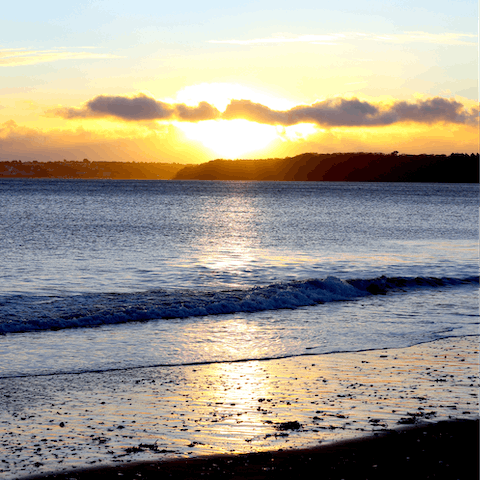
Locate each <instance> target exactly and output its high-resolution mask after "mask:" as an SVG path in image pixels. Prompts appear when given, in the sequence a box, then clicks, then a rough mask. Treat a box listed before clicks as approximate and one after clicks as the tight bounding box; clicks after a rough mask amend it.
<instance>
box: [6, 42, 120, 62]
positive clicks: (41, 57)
mask: <svg viewBox="0 0 480 480" xmlns="http://www.w3.org/2000/svg"><path fill="white" fill-rule="evenodd" d="M82 48H84V49H86V48H87V47H82ZM87 58H90V59H105V58H121V57H119V56H118V55H112V54H109V53H95V52H85V51H66V50H64V49H63V48H58V49H54V50H28V49H23V48H11V49H1V50H0V67H16V66H19V65H35V64H37V63H47V62H55V61H58V60H83V59H87Z"/></svg>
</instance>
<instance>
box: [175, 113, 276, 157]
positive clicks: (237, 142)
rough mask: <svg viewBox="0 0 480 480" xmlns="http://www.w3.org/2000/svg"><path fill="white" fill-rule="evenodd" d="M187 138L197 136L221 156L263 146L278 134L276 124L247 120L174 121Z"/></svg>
mask: <svg viewBox="0 0 480 480" xmlns="http://www.w3.org/2000/svg"><path fill="white" fill-rule="evenodd" d="M175 125H176V126H177V127H178V128H179V129H180V130H182V131H183V132H184V133H185V135H186V136H187V137H188V138H190V139H191V140H197V141H199V142H201V143H202V144H203V145H205V146H206V147H207V148H209V149H211V150H213V151H214V152H215V154H216V155H219V156H220V157H222V158H229V159H235V158H240V157H241V156H242V155H244V154H246V153H250V152H253V151H256V150H260V149H262V148H265V147H266V146H267V145H268V144H269V143H270V142H272V141H273V140H275V139H277V138H278V134H277V130H276V127H274V126H272V125H261V124H258V123H253V122H249V121H248V120H207V121H205V122H198V123H187V122H181V123H180V122H176V124H175Z"/></svg>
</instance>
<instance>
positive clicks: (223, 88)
mask: <svg viewBox="0 0 480 480" xmlns="http://www.w3.org/2000/svg"><path fill="white" fill-rule="evenodd" d="M232 99H235V100H251V101H252V102H257V103H261V104H262V105H266V106H268V107H270V108H272V109H276V110H286V109H289V108H291V107H293V106H294V105H295V104H296V102H294V101H292V100H286V99H283V98H276V97H273V96H271V95H269V94H267V93H265V92H263V91H261V90H258V89H253V88H250V87H247V86H244V85H239V84H230V83H208V84H207V83H204V84H200V85H193V86H190V87H186V88H184V89H182V90H180V91H179V92H178V93H177V95H176V98H175V99H172V100H171V101H172V102H178V103H185V104H186V105H191V106H194V105H198V103H199V102H201V101H206V102H208V103H210V104H211V105H213V106H215V107H216V108H217V109H218V110H220V111H223V110H225V108H226V107H227V105H228V104H229V103H230V101H231V100H232ZM174 125H175V126H176V127H177V128H178V129H180V130H181V131H182V132H183V133H184V134H185V136H186V137H187V138H189V139H191V140H195V141H198V142H200V143H202V144H203V145H204V146H205V147H207V148H208V149H209V150H211V151H212V152H214V154H215V155H217V156H219V157H221V158H228V159H236V158H242V157H243V158H245V157H244V156H246V155H259V156H263V155H264V154H265V153H266V150H268V148H269V145H270V144H272V143H273V142H275V141H277V142H284V141H287V140H293V139H297V140H298V139H299V138H304V137H306V136H308V135H310V134H312V133H313V131H314V127H313V125H308V124H300V125H293V126H291V127H278V126H274V125H264V124H260V123H255V122H250V121H248V120H240V119H236V120H207V121H203V122H197V123H188V122H174Z"/></svg>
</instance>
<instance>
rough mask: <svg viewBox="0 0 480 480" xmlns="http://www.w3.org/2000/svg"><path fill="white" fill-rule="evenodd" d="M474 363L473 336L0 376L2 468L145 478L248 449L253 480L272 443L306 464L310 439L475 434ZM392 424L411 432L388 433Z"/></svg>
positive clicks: (16, 472)
mask: <svg viewBox="0 0 480 480" xmlns="http://www.w3.org/2000/svg"><path fill="white" fill-rule="evenodd" d="M478 367H479V363H478V337H477V336H472V337H461V338H449V339H443V340H438V341H435V342H430V343H425V344H421V345H417V346H413V347H409V348H401V349H389V350H373V351H367V352H359V353H336V354H330V355H311V356H301V357H292V358H286V359H274V360H263V361H245V362H234V363H213V364H205V365H191V366H181V367H157V368H141V369H140V368H139V369H132V370H122V371H110V372H103V373H83V374H74V375H50V376H49V375H46V376H35V377H25V378H7V379H2V380H1V381H0V385H1V386H0V390H1V392H2V394H1V396H0V402H1V406H0V412H1V413H0V439H1V440H0V442H1V445H2V449H1V451H2V453H1V454H0V475H1V476H2V478H4V479H6V480H7V479H8V480H10V479H21V478H24V477H29V476H32V475H35V476H46V475H48V474H57V475H62V477H59V478H94V477H92V476H91V473H90V474H89V475H90V476H88V475H87V476H83V477H82V476H81V475H85V474H84V473H83V474H82V473H81V472H82V471H84V469H85V468H98V467H102V468H103V467H109V468H110V469H109V470H108V471H109V472H110V475H113V474H114V473H115V476H116V477H117V476H118V475H127V473H126V472H127V471H129V472H130V473H129V474H128V475H131V478H140V477H142V475H143V476H144V477H145V478H149V477H148V476H145V472H146V470H148V468H154V467H155V469H156V470H155V471H157V470H158V467H159V465H166V462H165V461H166V460H169V461H170V460H172V459H175V460H182V462H183V463H181V465H183V467H182V468H183V470H182V471H183V472H184V473H183V474H185V471H186V470H185V468H186V467H185V465H186V464H185V461H186V459H195V458H197V457H203V456H206V455H208V456H212V455H213V456H218V455H227V456H228V457H222V458H223V460H222V461H224V463H225V465H227V462H229V461H230V463H231V462H233V461H234V460H232V459H235V458H238V459H242V462H243V465H245V458H247V457H243V456H242V454H248V455H250V457H248V458H252V459H253V458H256V459H260V460H261V461H260V460H259V461H258V462H257V463H258V464H259V465H260V466H259V469H261V472H263V473H262V475H263V476H259V477H258V478H267V477H266V476H265V475H267V473H268V472H270V473H272V471H271V470H263V469H264V468H271V467H268V466H265V465H266V464H265V461H266V460H268V461H267V463H268V462H272V460H271V457H268V458H267V457H266V456H265V455H267V456H268V455H271V453H267V452H277V453H276V455H277V456H276V457H275V458H278V459H281V458H284V459H286V460H285V462H286V463H285V465H293V463H292V462H295V460H294V457H295V455H297V457H295V458H297V460H298V459H299V458H300V457H299V456H300V455H304V457H302V460H301V462H300V463H302V464H305V462H306V460H305V458H307V457H308V454H307V453H305V452H311V451H312V450H311V449H312V448H313V449H316V450H315V451H317V450H318V448H317V447H321V448H320V450H318V451H319V452H326V451H327V452H328V448H329V447H331V446H332V445H334V443H335V442H339V441H340V442H347V443H342V445H350V447H348V449H349V451H352V448H353V447H352V445H359V444H358V443H357V444H353V443H348V442H350V441H353V440H356V439H363V440H362V441H363V443H362V442H360V444H362V445H365V442H366V441H379V438H380V437H378V436H377V437H375V436H376V435H380V436H383V437H384V438H385V439H388V438H393V437H395V438H396V439H397V440H398V439H399V438H406V437H402V435H410V433H409V432H417V437H418V435H420V437H418V438H417V437H416V440H414V443H415V442H416V443H422V442H420V441H418V442H417V440H420V439H421V438H422V437H421V435H426V436H428V438H438V437H439V431H438V430H437V431H436V433H435V432H433V431H432V430H431V429H432V428H441V430H442V429H443V430H442V431H444V432H447V431H450V432H451V434H449V435H447V436H448V438H450V437H452V438H454V437H455V434H454V433H452V432H453V430H452V429H454V430H455V429H456V428H457V429H460V430H458V432H463V433H460V434H459V435H460V438H464V437H465V435H466V434H465V431H468V432H470V433H469V434H468V435H469V437H468V438H469V439H471V438H472V437H473V438H475V437H476V438H477V440H478V434H477V435H475V433H473V434H472V432H475V431H476V430H475V428H477V429H478V423H475V422H472V421H473V420H478V383H479V378H478ZM452 420H457V421H456V422H452ZM445 421H450V423H448V424H447V423H445ZM447 425H448V428H447ZM454 425H457V427H455V426H454ZM439 426H440V427H439ZM416 427H420V428H426V427H428V428H429V429H430V430H429V431H430V432H433V433H423V431H419V430H418V428H416ZM399 428H400V429H404V428H407V429H406V430H402V432H403V431H405V432H406V433H404V434H400V433H390V434H389V432H391V431H392V430H395V431H398V429H399ZM449 428H450V430H448V429H449ZM455 431H456V430H455ZM458 432H457V433H458ZM383 437H382V438H383ZM385 441H386V440H385ZM426 443H427V444H428V445H433V443H432V442H431V441H430V442H426ZM468 443H469V444H471V443H472V442H471V441H469V442H468ZM407 444H408V445H411V444H412V441H410V442H407ZM335 445H336V447H335V451H336V452H337V454H338V452H339V451H341V450H339V444H338V443H337V444H335ZM397 445H399V444H398V442H397ZM456 445H460V443H458V442H456ZM342 448H343V447H342ZM345 448H347V447H345ZM355 448H357V447H355ZM358 448H360V447H358ZM301 449H310V450H304V453H301ZM369 449H370V450H371V447H369ZM279 450H280V453H278V451H279ZM377 450H378V449H377ZM397 450H398V451H400V447H399V448H397ZM424 450H425V448H424ZM401 451H402V452H403V451H404V450H401ZM450 451H452V450H451V449H450ZM461 451H463V452H465V451H466V450H465V449H462V450H461ZM262 452H263V453H262ZM331 453H332V451H330V454H331ZM287 454H288V455H290V456H286V455H287ZM330 454H329V455H330ZM252 455H253V457H252ZM259 455H260V456H259ZM261 455H263V457H262V456H261ZM279 455H280V456H279ZM291 455H293V457H292V456H291ZM305 455H307V457H305ZM318 455H320V457H318ZM318 455H317V454H316V456H315V458H316V459H317V460H315V461H318V462H320V461H321V455H323V454H321V453H319V454H318ZM471 456H472V455H468V457H469V458H470V457H471ZM212 458H213V457H210V460H209V461H210V464H209V465H210V467H208V468H212V467H211V465H212V464H213V463H214V462H213V460H212ZM215 458H220V457H215ZM308 458H310V457H308ZM337 460H338V459H337ZM380 460H381V459H380ZM188 461H189V462H190V461H193V460H188ZM199 461H203V460H195V462H199ZM298 461H300V460H298ZM439 461H443V460H439ZM159 462H160V463H159ZM212 462H213V463H212ZM251 462H253V460H251V461H250V460H249V461H248V463H251ZM475 462H476V463H475ZM254 463H255V462H254ZM337 463H338V462H337ZM437 463H438V461H437ZM475 464H477V466H478V459H477V460H476V459H475V458H472V465H475ZM148 465H150V467H148ZM169 465H180V464H179V463H178V462H177V463H175V462H173V463H171V462H169ZM190 465H191V464H190ZM204 465H205V464H204ZM111 467H115V468H114V469H113V470H112V469H111ZM370 467H372V466H371V465H370ZM129 468H130V470H128V469H129ZM132 468H134V469H133V470H132ZM192 468H193V467H192ZM215 468H216V467H215ZM286 468H287V467H286ZM288 468H289V467H288ZM372 468H373V467H372ZM125 469H127V470H125ZM189 470H190V467H188V469H187V471H189ZM62 472H63V473H66V474H68V475H63V473H62ZM90 472H92V471H90ZM103 472H104V473H103V474H102V477H101V478H108V476H106V475H107V474H106V473H105V471H103ZM113 472H114V473H113ZM142 472H143V473H142ZM237 472H238V469H237ZM285 472H286V471H285ZM157 473H158V471H157ZM257 473H258V472H257ZM270 473H268V474H269V475H270ZM277 473H278V471H277ZM287 473H288V472H287ZM287 473H285V475H287ZM79 475H80V476H79ZM252 476H253V473H245V476H244V478H252ZM287 476H288V475H287ZM126 478H127V477H126ZM177 478H188V477H187V476H183V477H182V476H178V477H177ZM192 478H195V477H192ZM237 478H240V477H238V476H237ZM277 478H278V477H277ZM331 478H336V477H335V476H333V477H331ZM338 478H340V477H338ZM342 478H343V477H342ZM356 478H360V477H356ZM368 478H370V477H368ZM372 478H374V477H372ZM378 478H382V477H381V476H380V477H378ZM383 478H385V477H383ZM416 478H423V477H416ZM425 478H426V477H425ZM437 478H438V476H437ZM444 478H450V477H444ZM451 478H457V477H456V476H453V477H451ZM459 478H460V477H459ZM472 478H473V477H472Z"/></svg>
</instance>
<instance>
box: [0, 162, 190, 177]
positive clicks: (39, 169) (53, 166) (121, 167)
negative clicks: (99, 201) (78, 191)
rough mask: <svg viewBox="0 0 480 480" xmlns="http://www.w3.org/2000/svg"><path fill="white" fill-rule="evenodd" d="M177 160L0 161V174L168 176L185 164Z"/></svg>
mask: <svg viewBox="0 0 480 480" xmlns="http://www.w3.org/2000/svg"><path fill="white" fill-rule="evenodd" d="M184 167H185V165H181V164H179V163H147V162H143V163H127V162H90V161H89V160H87V159H85V160H83V161H81V162H77V161H68V160H64V161H63V162H36V161H33V162H21V161H18V160H14V161H12V162H0V178H1V177H3V178H5V177H7V178H8V177H23V178H90V179H92V178H103V179H108V178H111V179H117V180H126V179H137V180H170V179H171V178H173V177H174V176H175V174H176V173H177V172H178V171H179V170H181V169H182V168H184Z"/></svg>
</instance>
